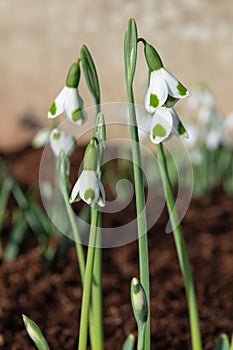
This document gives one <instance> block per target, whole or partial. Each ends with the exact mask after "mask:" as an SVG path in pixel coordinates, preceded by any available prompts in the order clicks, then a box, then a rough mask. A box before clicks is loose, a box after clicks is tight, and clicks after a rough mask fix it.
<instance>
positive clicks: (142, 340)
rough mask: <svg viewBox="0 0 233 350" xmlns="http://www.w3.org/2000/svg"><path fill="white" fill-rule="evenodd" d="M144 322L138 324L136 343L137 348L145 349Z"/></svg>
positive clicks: (138, 349)
mask: <svg viewBox="0 0 233 350" xmlns="http://www.w3.org/2000/svg"><path fill="white" fill-rule="evenodd" d="M145 325H146V324H145V323H142V324H140V325H138V344H137V350H144V349H145Z"/></svg>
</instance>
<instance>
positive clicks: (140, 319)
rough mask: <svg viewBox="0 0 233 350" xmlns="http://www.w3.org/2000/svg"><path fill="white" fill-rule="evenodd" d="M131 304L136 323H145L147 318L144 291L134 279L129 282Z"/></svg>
mask: <svg viewBox="0 0 233 350" xmlns="http://www.w3.org/2000/svg"><path fill="white" fill-rule="evenodd" d="M131 303H132V306H133V311H134V316H135V319H136V321H137V323H145V322H146V320H147V317H148V304H147V299H146V294H145V291H144V289H143V287H142V285H141V284H140V282H139V281H138V279H137V278H136V277H134V278H133V279H132V281H131Z"/></svg>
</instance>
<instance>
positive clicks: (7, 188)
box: [0, 178, 14, 233]
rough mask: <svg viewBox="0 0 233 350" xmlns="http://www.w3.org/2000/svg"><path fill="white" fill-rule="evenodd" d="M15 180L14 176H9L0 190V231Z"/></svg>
mask: <svg viewBox="0 0 233 350" xmlns="http://www.w3.org/2000/svg"><path fill="white" fill-rule="evenodd" d="M13 184H14V181H13V179H12V178H7V179H6V180H5V181H4V182H3V184H2V185H1V187H2V188H1V192H0V233H1V230H2V226H3V221H4V214H5V212H6V206H7V202H8V199H9V196H10V193H11V190H12V187H13Z"/></svg>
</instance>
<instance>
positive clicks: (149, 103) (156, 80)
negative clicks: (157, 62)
mask: <svg viewBox="0 0 233 350" xmlns="http://www.w3.org/2000/svg"><path fill="white" fill-rule="evenodd" d="M188 96H190V93H189V91H188V90H187V89H186V88H185V87H184V86H183V85H182V84H181V83H180V82H179V81H178V80H177V79H176V78H175V77H174V76H173V75H172V74H171V73H170V72H169V71H168V70H167V69H165V68H164V67H161V68H159V69H156V70H153V71H152V72H151V74H150V83H149V87H148V90H147V93H146V97H145V107H146V110H147V111H148V112H150V113H154V112H155V111H156V109H158V108H159V107H161V106H163V105H164V104H165V103H166V106H167V107H172V106H173V105H174V104H175V103H176V102H177V101H178V100H179V99H180V98H185V97H188Z"/></svg>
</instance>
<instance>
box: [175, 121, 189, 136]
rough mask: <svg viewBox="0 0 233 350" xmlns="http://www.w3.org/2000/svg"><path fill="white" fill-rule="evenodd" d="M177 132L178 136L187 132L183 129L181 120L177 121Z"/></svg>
mask: <svg viewBox="0 0 233 350" xmlns="http://www.w3.org/2000/svg"><path fill="white" fill-rule="evenodd" d="M177 130H178V133H179V135H180V136H184V135H185V134H186V133H187V132H186V130H185V127H184V125H183V124H182V123H181V121H179V123H178V127H177Z"/></svg>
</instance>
